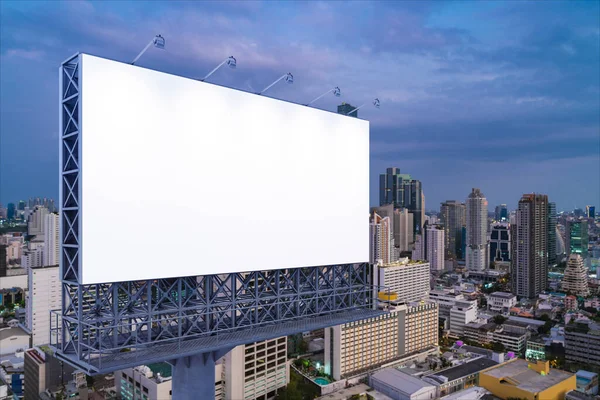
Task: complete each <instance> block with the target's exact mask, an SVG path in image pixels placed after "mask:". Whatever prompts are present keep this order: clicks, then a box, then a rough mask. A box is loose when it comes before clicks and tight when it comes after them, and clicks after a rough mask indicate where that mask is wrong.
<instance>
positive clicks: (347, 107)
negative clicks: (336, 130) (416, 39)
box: [337, 103, 358, 117]
mask: <svg viewBox="0 0 600 400" xmlns="http://www.w3.org/2000/svg"><path fill="white" fill-rule="evenodd" d="M355 108H356V107H354V106H353V105H351V104H348V103H342V104H340V105H339V106H338V110H337V112H338V114H343V115H348V113H349V112H350V111H352V110H354V109H355ZM349 115H350V116H351V117H358V111H354V112H353V113H352V114H349Z"/></svg>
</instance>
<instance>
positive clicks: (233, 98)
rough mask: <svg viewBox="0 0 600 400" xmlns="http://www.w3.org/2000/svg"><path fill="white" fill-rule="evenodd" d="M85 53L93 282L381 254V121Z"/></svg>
mask: <svg viewBox="0 0 600 400" xmlns="http://www.w3.org/2000/svg"><path fill="white" fill-rule="evenodd" d="M81 57H82V61H81V68H82V70H81V139H80V146H81V149H80V151H81V181H80V185H81V210H80V214H81V250H80V251H81V278H80V282H81V283H84V284H89V283H104V282H117V281H129V280H146V279H158V278H168V277H181V276H194V275H208V274H219V273H230V272H242V271H256V270H268V269H278V268H296V267H309V266H320V265H332V264H342V263H355V262H365V261H368V259H369V249H368V244H369V239H368V235H369V234H368V229H369V228H368V212H369V194H368V190H369V181H368V180H369V124H368V122H367V121H362V120H358V119H356V118H351V117H345V116H342V115H338V114H335V113H330V112H325V111H321V110H316V109H314V108H309V107H304V106H299V105H297V104H292V103H287V102H284V101H279V100H275V99H270V98H267V97H263V96H257V95H254V94H250V93H246V92H242V91H237V90H232V89H228V88H224V87H220V86H217V85H211V84H207V83H203V82H199V81H195V80H192V79H187V78H182V77H178V76H173V75H169V74H165V73H161V72H157V71H152V70H148V69H144V68H139V67H135V66H131V65H128V64H123V63H118V62H114V61H110V60H106V59H102V58H98V57H93V56H89V55H82V56H81ZM290 89H291V90H293V88H290Z"/></svg>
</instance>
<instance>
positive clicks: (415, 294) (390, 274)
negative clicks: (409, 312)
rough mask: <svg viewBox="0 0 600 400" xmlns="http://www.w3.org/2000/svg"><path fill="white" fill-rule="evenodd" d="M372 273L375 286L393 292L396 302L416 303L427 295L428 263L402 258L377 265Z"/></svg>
mask: <svg viewBox="0 0 600 400" xmlns="http://www.w3.org/2000/svg"><path fill="white" fill-rule="evenodd" d="M374 272H375V276H376V277H377V285H378V286H379V287H385V288H387V289H389V290H390V291H391V292H394V293H395V294H396V296H397V297H396V300H397V301H398V302H409V301H418V300H422V299H426V298H427V297H428V295H429V276H430V267H429V263H426V262H422V261H413V260H409V259H408V258H403V259H400V260H399V261H396V262H393V263H389V264H383V265H379V266H377V267H375V268H374ZM382 290H383V289H382Z"/></svg>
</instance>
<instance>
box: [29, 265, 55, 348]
mask: <svg viewBox="0 0 600 400" xmlns="http://www.w3.org/2000/svg"><path fill="white" fill-rule="evenodd" d="M27 272H28V279H29V291H28V293H27V297H26V300H25V329H27V330H28V331H29V333H30V334H31V341H32V344H33V345H34V346H40V345H44V344H48V343H50V311H51V310H56V309H59V308H60V307H61V286H60V277H59V273H58V265H55V266H49V267H32V268H29V269H28V271H27Z"/></svg>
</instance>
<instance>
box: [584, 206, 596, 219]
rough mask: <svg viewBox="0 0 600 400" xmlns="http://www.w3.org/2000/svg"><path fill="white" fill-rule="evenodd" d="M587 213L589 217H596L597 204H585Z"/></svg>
mask: <svg viewBox="0 0 600 400" xmlns="http://www.w3.org/2000/svg"><path fill="white" fill-rule="evenodd" d="M585 214H586V215H587V217H588V218H591V219H594V218H596V207H595V206H585Z"/></svg>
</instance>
